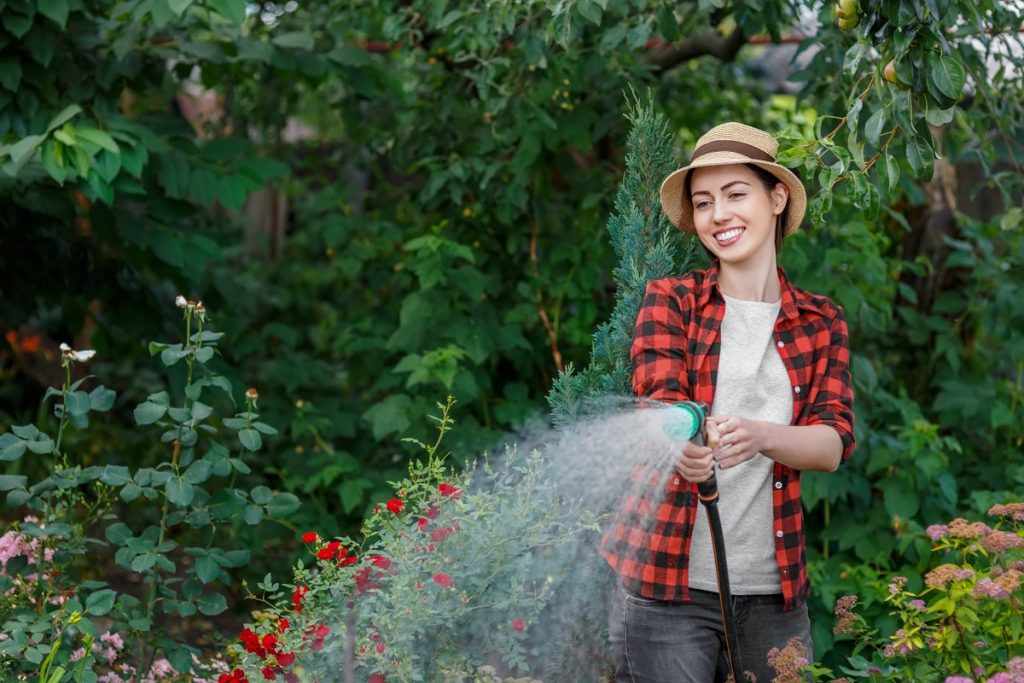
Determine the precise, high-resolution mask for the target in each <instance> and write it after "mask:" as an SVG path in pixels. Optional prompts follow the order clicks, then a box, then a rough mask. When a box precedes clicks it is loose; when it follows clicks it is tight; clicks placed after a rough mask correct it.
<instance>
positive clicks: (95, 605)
mask: <svg viewBox="0 0 1024 683" xmlns="http://www.w3.org/2000/svg"><path fill="white" fill-rule="evenodd" d="M116 599H117V593H115V592H114V591H112V590H111V589H109V588H105V589H103V590H101V591H96V592H94V593H91V594H90V595H89V597H88V598H87V599H86V601H85V611H86V612H88V613H89V614H92V615H94V616H97V617H100V616H103V615H104V614H106V613H107V612H109V611H110V610H111V608H113V606H114V600H116Z"/></svg>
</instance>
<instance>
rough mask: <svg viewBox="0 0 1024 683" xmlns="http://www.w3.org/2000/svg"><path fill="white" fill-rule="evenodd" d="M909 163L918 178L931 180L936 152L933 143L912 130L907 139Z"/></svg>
mask: <svg viewBox="0 0 1024 683" xmlns="http://www.w3.org/2000/svg"><path fill="white" fill-rule="evenodd" d="M906 150H907V163H909V164H910V168H912V169H913V170H914V172H915V173H916V175H917V177H918V178H921V179H923V180H930V179H931V176H932V162H933V161H934V159H935V152H934V151H933V150H932V146H931V144H930V143H929V142H928V141H927V140H924V139H922V136H921V135H920V134H918V133H917V132H916V131H913V130H911V131H910V136H909V138H908V139H907V144H906Z"/></svg>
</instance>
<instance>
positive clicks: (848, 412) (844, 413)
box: [807, 307, 855, 462]
mask: <svg viewBox="0 0 1024 683" xmlns="http://www.w3.org/2000/svg"><path fill="white" fill-rule="evenodd" d="M827 334H828V335H829V339H828V348H827V350H826V352H825V353H824V354H822V355H821V356H819V360H818V363H817V366H818V367H817V368H816V370H817V372H816V374H817V376H818V377H820V378H821V384H820V386H819V388H818V391H817V393H816V395H815V398H814V402H813V404H812V405H811V409H810V417H809V419H808V421H807V424H810V425H813V424H824V425H828V426H829V427H832V428H833V429H835V430H836V432H837V433H838V434H839V438H840V439H841V440H842V442H843V454H842V459H841V462H846V460H847V459H848V458H849V457H850V454H851V453H852V452H853V448H854V445H855V442H854V437H853V382H852V381H851V379H850V336H849V332H848V330H847V327H846V318H845V317H844V316H843V311H842V309H841V308H839V307H836V316H835V318H833V319H832V322H831V325H830V326H829V330H828V332H827Z"/></svg>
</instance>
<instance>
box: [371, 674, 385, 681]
mask: <svg viewBox="0 0 1024 683" xmlns="http://www.w3.org/2000/svg"><path fill="white" fill-rule="evenodd" d="M367 683H388V677H387V676H385V675H384V674H372V675H371V676H370V678H369V680H368V681H367Z"/></svg>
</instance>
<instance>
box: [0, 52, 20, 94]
mask: <svg viewBox="0 0 1024 683" xmlns="http://www.w3.org/2000/svg"><path fill="white" fill-rule="evenodd" d="M20 83H21V63H20V62H18V61H17V60H15V59H0V85H2V86H3V87H4V88H6V89H7V90H10V91H11V92H17V90H18V85H19V84H20Z"/></svg>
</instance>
